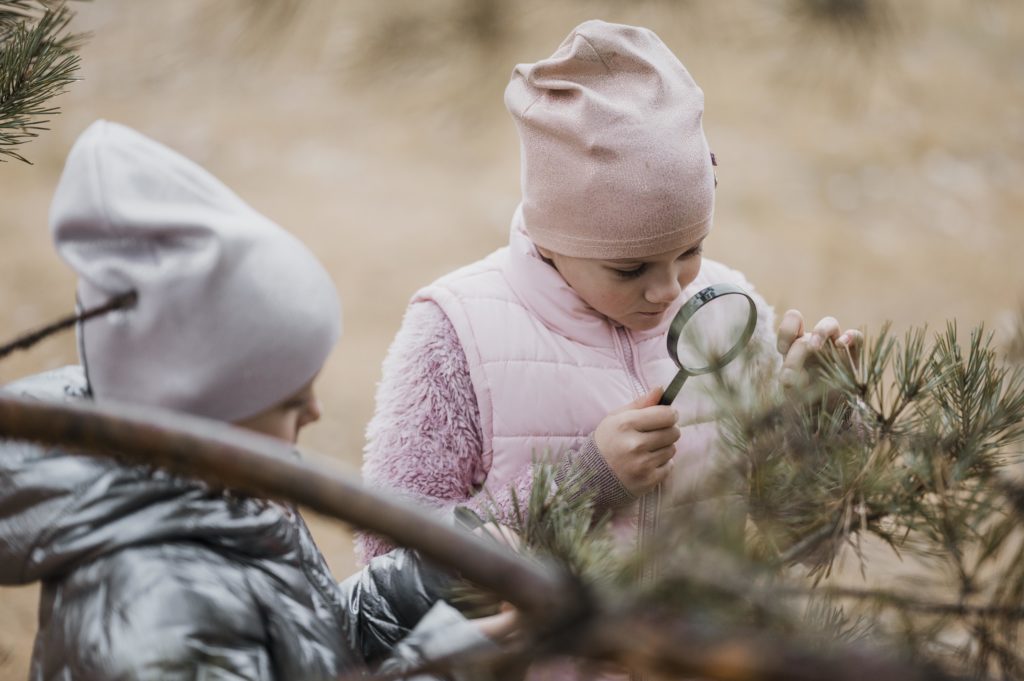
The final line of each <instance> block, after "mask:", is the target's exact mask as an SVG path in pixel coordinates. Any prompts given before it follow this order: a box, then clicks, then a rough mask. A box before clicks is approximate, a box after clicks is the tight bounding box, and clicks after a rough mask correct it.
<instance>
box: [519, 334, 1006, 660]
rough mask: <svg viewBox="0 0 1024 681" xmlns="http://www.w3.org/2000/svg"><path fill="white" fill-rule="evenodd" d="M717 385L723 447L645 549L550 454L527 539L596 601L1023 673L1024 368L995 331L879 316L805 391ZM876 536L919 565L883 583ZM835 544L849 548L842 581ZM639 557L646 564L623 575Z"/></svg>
mask: <svg viewBox="0 0 1024 681" xmlns="http://www.w3.org/2000/svg"><path fill="white" fill-rule="evenodd" d="M750 364H751V365H755V364H756V363H750ZM762 364H763V363H762ZM737 377H738V379H737ZM751 384H753V387H754V388H756V389H754V390H751V389H750V388H751ZM717 393H718V399H719V400H720V402H721V408H722V413H723V414H724V415H726V416H725V418H724V419H723V422H722V426H721V433H722V438H721V439H722V447H723V451H722V455H721V456H720V457H719V459H720V460H721V462H722V465H721V466H720V467H719V469H718V470H716V471H715V472H714V473H713V474H711V475H710V476H709V477H708V479H707V480H706V481H705V482H704V483H703V484H702V485H701V486H700V489H699V490H697V491H695V492H693V493H690V494H688V495H687V497H686V498H682V499H680V500H679V502H678V503H677V504H675V505H674V506H673V508H672V509H671V510H669V511H668V512H667V513H666V514H665V515H664V516H663V517H662V520H661V522H660V524H659V532H658V534H657V535H656V539H655V541H654V542H652V546H653V548H652V549H651V550H650V551H649V552H648V553H647V554H646V555H642V556H637V555H636V554H635V553H631V552H623V551H616V550H615V549H613V548H612V542H611V540H610V538H609V535H608V531H607V525H606V524H605V523H603V522H602V520H601V519H595V518H594V517H593V513H592V511H591V508H590V506H589V504H588V502H587V501H586V497H585V495H580V494H579V493H578V492H577V491H575V490H565V489H559V490H557V491H556V492H555V493H553V494H552V493H550V490H551V489H552V486H553V479H552V477H551V474H550V471H548V472H544V473H540V474H538V476H537V482H536V485H535V487H534V490H533V493H532V494H531V496H530V498H529V499H528V500H521V503H522V506H523V508H522V512H521V513H520V514H519V516H518V519H517V524H518V527H516V529H517V530H518V531H519V532H520V533H521V535H522V537H523V538H524V545H525V547H524V548H525V549H526V550H527V551H532V552H535V553H539V554H541V555H548V556H554V557H557V558H560V559H561V560H563V561H565V562H566V563H567V564H568V565H569V566H570V568H571V570H572V571H573V572H574V573H575V574H576V575H578V576H580V578H581V579H582V580H583V581H584V582H585V584H586V586H587V587H588V588H589V589H591V590H592V592H593V593H594V594H596V595H597V597H598V598H599V599H601V600H602V601H603V602H605V603H611V604H616V603H619V604H621V603H633V604H637V603H640V604H642V603H645V602H646V603H648V604H649V605H650V607H651V608H657V609H660V610H662V611H664V610H665V609H668V610H670V611H672V612H675V613H677V614H679V615H683V616H685V617H688V618H691V619H696V621H699V622H702V623H703V624H704V625H706V626H707V627H709V628H710V629H711V630H720V631H721V630H728V629H729V628H730V627H754V628H756V629H759V630H761V631H766V632H773V633H776V634H781V635H783V636H785V637H786V638H787V640H795V641H800V640H803V641H805V642H806V643H808V644H809V645H812V646H815V648H816V649H820V647H821V646H827V645H836V646H841V645H850V644H856V645H861V646H863V645H870V646H873V647H875V648H877V649H879V650H885V651H889V652H893V651H896V652H900V653H903V654H908V655H910V656H912V657H914V658H916V659H919V660H921V661H923V662H930V663H937V664H940V665H941V666H943V667H944V668H946V669H949V670H951V671H954V672H956V673H958V674H964V675H969V676H972V677H976V678H982V677H985V678H990V677H996V678H1024V653H1022V652H1021V650H1024V635H1022V634H1024V632H1022V631H1021V622H1022V620H1024V532H1022V528H1024V483H1022V482H1019V481H1018V479H1017V478H1018V472H1017V469H1018V467H1019V463H1020V458H1021V443H1022V441H1024V369H1022V368H1021V367H1020V366H1018V365H1016V364H1015V362H1013V361H1011V360H1010V359H1008V358H1007V357H1006V356H1004V355H1001V354H1000V353H999V352H998V351H997V349H996V348H995V347H994V345H993V340H992V335H991V334H988V333H986V332H985V331H984V329H982V328H978V329H975V330H974V331H972V332H971V333H970V334H968V335H967V337H966V338H964V339H963V340H961V335H960V334H959V332H958V330H957V328H956V326H955V325H953V324H951V325H950V326H949V327H947V328H946V329H945V330H944V331H943V332H941V333H937V334H929V332H928V331H927V330H925V329H914V330H911V331H909V332H908V333H907V334H905V335H904V336H903V337H902V338H897V337H896V336H894V335H893V334H892V333H891V332H890V330H889V329H888V328H884V329H882V330H881V332H880V333H877V334H875V335H874V336H873V337H872V338H871V339H870V340H869V341H868V342H867V343H866V344H865V347H864V348H863V349H862V350H861V352H860V357H859V358H856V359H855V358H854V357H852V356H851V355H850V354H848V353H846V352H845V351H843V352H840V351H838V350H829V351H828V352H826V353H825V356H824V357H823V358H822V361H821V362H820V363H819V365H818V367H817V370H816V372H815V377H814V383H813V386H812V388H811V389H807V390H801V391H800V392H799V394H796V393H787V392H786V391H783V390H782V389H780V388H777V387H776V382H775V380H774V378H773V377H771V376H768V375H763V376H760V377H758V376H754V375H752V374H749V373H748V374H744V375H742V376H740V375H736V376H734V378H733V379H732V380H731V381H730V380H721V381H719V386H718V389H717ZM542 470H546V469H545V468H543V467H542ZM868 542H873V544H874V545H875V546H876V547H884V550H882V549H878V550H875V551H874V552H868V551H866V550H865V546H866V544H867V543H868ZM880 551H881V555H883V556H884V555H886V554H888V557H887V558H886V559H885V560H887V561H889V562H890V563H895V564H906V563H910V562H912V563H913V565H915V566H916V570H917V572H916V574H915V577H914V580H913V582H906V581H899V580H890V581H882V582H881V583H882V584H884V588H879V587H878V583H879V579H872V578H880V577H883V576H884V570H885V567H884V566H879V565H875V564H874V563H873V561H877V560H879V558H878V556H879V554H880ZM837 556H843V557H844V560H852V561H854V564H855V565H859V568H860V570H859V572H858V573H857V575H856V579H854V581H853V582H852V583H851V579H850V577H849V575H848V574H847V575H846V576H845V578H844V579H839V578H838V577H837V575H836V574H835V573H834V567H835V564H836V560H837ZM640 562H642V563H643V564H644V565H647V566H651V565H653V566H655V569H654V571H653V574H654V577H653V578H648V579H640V580H638V579H637V578H636V575H637V574H639V573H640V572H641V570H640V565H639V563H640ZM847 572H849V571H847ZM855 572H856V571H855ZM648 574H649V571H648Z"/></svg>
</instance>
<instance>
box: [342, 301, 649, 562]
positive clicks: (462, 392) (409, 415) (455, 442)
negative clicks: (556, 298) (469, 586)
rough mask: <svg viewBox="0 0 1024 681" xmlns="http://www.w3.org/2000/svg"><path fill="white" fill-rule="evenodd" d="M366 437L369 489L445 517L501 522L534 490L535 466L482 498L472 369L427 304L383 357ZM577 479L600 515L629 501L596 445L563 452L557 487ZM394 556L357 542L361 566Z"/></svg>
mask: <svg viewBox="0 0 1024 681" xmlns="http://www.w3.org/2000/svg"><path fill="white" fill-rule="evenodd" d="M366 437H367V442H366V449H365V451H364V457H363V477H364V479H365V480H366V482H367V483H369V484H370V485H372V486H375V487H384V488H388V489H391V490H393V491H394V492H395V493H396V494H400V495H402V496H403V497H405V498H406V499H408V500H409V501H412V502H413V503H417V504H421V505H424V506H426V507H429V508H432V509H435V510H438V511H441V512H450V511H452V510H453V509H454V507H455V506H459V505H462V506H467V507H468V508H469V509H470V510H472V511H474V512H476V513H477V514H478V515H480V516H481V517H485V518H487V517H489V516H490V515H492V514H493V515H496V516H497V518H498V520H507V519H509V518H511V517H512V510H513V501H512V497H513V494H515V496H516V497H517V498H519V499H522V500H525V499H527V498H528V496H529V494H530V489H531V487H532V486H533V468H532V467H526V468H524V470H523V472H522V473H521V474H520V475H519V476H517V477H516V478H515V479H513V480H512V482H511V483H510V484H509V485H507V486H506V487H505V488H504V489H503V490H501V491H499V492H495V493H494V495H493V496H492V495H490V494H487V493H486V492H484V493H481V489H482V487H483V484H484V481H485V480H486V479H487V473H488V463H487V462H485V461H484V455H483V454H484V452H483V435H482V432H481V427H480V411H479V408H478V406H477V402H476V393H475V392H474V390H473V382H472V379H471V378H470V374H469V364H468V362H467V360H466V353H465V352H464V351H463V349H462V345H461V343H460V342H459V338H458V335H457V334H456V332H455V328H454V327H453V326H452V323H451V321H450V320H449V319H448V317H447V316H446V315H445V314H444V311H442V310H441V308H440V307H438V306H437V305H436V304H435V303H432V302H420V303H414V304H412V305H411V306H409V309H408V310H407V311H406V314H405V319H403V320H402V326H401V328H400V329H399V331H398V334H397V335H396V336H395V340H394V342H393V343H392V344H391V348H390V349H389V350H388V355H387V357H386V358H385V359H384V365H383V370H382V377H381V382H380V385H379V387H378V389H377V407H376V411H375V412H374V415H373V418H372V419H371V420H370V424H369V426H367V432H366ZM576 476H582V479H583V480H586V482H587V487H588V493H593V494H594V503H595V505H596V506H597V507H598V508H599V509H601V508H605V507H612V506H617V505H620V504H623V503H628V502H629V501H631V500H632V497H631V495H629V493H628V492H626V491H625V488H624V487H623V486H622V484H621V483H620V482H619V481H618V479H617V478H616V477H615V474H614V473H612V471H611V469H610V468H609V467H608V465H607V463H606V462H605V460H604V458H603V457H602V456H601V454H600V452H599V451H598V450H597V447H596V446H595V445H594V443H593V439H592V438H591V439H588V440H587V442H586V443H585V444H584V446H583V447H582V448H581V449H580V450H579V451H578V452H567V453H566V456H565V457H564V458H563V460H562V461H561V465H560V468H559V470H558V471H556V476H555V479H556V481H557V484H563V483H564V482H565V481H567V480H569V479H579V478H576ZM392 548H394V546H393V545H392V544H391V543H390V542H389V541H388V540H387V539H385V538H383V537H379V536H376V535H372V534H367V533H360V534H359V535H358V536H357V538H356V552H357V554H358V555H359V557H360V559H361V560H362V561H364V562H365V561H369V560H370V559H372V558H373V557H375V556H378V555H380V554H382V553H385V552H387V551H389V550H391V549H392Z"/></svg>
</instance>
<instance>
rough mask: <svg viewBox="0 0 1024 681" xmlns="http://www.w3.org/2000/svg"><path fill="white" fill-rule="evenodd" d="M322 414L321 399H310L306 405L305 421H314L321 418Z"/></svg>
mask: <svg viewBox="0 0 1024 681" xmlns="http://www.w3.org/2000/svg"><path fill="white" fill-rule="evenodd" d="M321 416H322V414H321V413H320V400H318V399H317V398H315V397H314V398H313V399H311V400H310V401H309V405H308V406H307V407H306V413H305V419H304V420H305V422H306V423H307V424H309V423H314V422H316V421H319V420H320V417H321Z"/></svg>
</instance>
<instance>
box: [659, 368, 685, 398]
mask: <svg viewBox="0 0 1024 681" xmlns="http://www.w3.org/2000/svg"><path fill="white" fill-rule="evenodd" d="M689 377H690V375H689V374H688V373H686V372H685V371H683V370H682V369H680V370H679V371H677V372H676V377H675V378H673V379H672V382H671V383H669V384H668V387H667V388H665V392H663V393H662V394H661V399H660V400H658V404H665V405H669V404H672V402H673V401H674V400H675V399H676V395H678V394H679V391H680V390H681V389H682V387H683V383H686V379H687V378H689Z"/></svg>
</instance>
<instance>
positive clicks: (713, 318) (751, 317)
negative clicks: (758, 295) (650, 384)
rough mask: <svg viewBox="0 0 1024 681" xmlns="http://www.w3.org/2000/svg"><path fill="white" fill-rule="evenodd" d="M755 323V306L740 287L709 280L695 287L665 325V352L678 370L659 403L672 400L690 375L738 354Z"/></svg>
mask: <svg viewBox="0 0 1024 681" xmlns="http://www.w3.org/2000/svg"><path fill="white" fill-rule="evenodd" d="M712 303H714V304H712ZM756 326H757V306H756V305H755V304H754V299H753V298H751V297H750V295H749V294H748V293H747V292H746V291H744V290H743V289H741V288H740V287H738V286H733V285H732V284H713V285H711V286H708V287H707V288H703V289H701V290H700V291H698V292H697V293H696V294H695V295H694V296H693V297H692V298H690V299H689V300H688V301H686V303H685V304H684V305H683V306H682V307H681V308H679V312H677V313H676V316H675V317H674V318H673V319H672V324H671V326H669V330H668V354H669V356H670V357H671V358H672V361H673V362H675V365H676V366H677V367H679V371H678V372H676V376H675V378H673V379H672V382H671V383H669V384H668V387H667V388H665V393H664V394H663V395H662V396H661V400H660V402H659V404H672V401H673V400H675V399H676V395H678V394H679V390H680V389H681V388H682V387H683V384H684V383H686V379H688V378H690V377H691V376H700V375H702V374H710V373H712V372H716V371H720V370H721V369H722V368H723V367H724V366H725V365H726V364H728V363H729V362H731V361H733V360H734V359H736V358H737V357H739V355H740V353H741V352H743V349H744V348H745V347H746V346H747V343H748V342H750V338H751V337H752V336H753V335H754V327H756Z"/></svg>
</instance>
